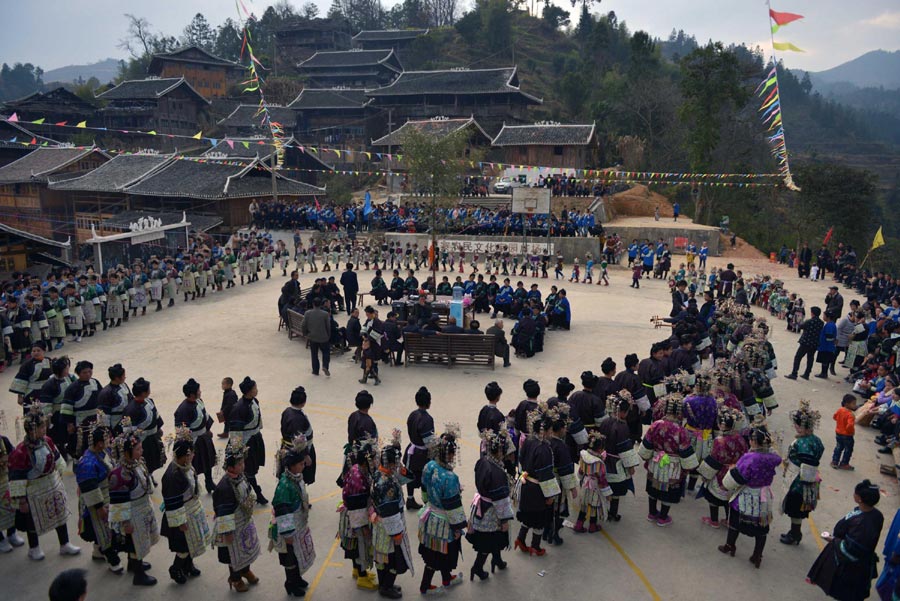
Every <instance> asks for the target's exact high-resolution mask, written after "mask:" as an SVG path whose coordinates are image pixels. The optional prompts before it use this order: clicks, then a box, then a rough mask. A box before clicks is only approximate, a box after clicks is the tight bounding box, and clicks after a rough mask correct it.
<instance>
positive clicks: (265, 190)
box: [228, 171, 325, 198]
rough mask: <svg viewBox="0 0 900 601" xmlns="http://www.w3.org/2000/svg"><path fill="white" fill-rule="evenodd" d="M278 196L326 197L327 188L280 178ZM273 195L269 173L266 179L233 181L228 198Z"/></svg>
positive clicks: (254, 178) (255, 178) (246, 178)
mask: <svg viewBox="0 0 900 601" xmlns="http://www.w3.org/2000/svg"><path fill="white" fill-rule="evenodd" d="M277 179H278V184H277V187H278V196H324V195H325V188H317V187H316V186H311V185H309V184H305V183H303V182H299V181H297V180H294V179H288V178H286V177H282V176H280V175H279V176H278V177H277ZM270 194H272V176H271V172H270V171H267V172H266V174H265V176H264V177H260V176H258V175H257V176H255V177H250V176H247V177H242V178H240V179H232V180H231V185H229V186H228V196H230V197H234V198H242V197H243V198H246V197H249V196H266V195H270Z"/></svg>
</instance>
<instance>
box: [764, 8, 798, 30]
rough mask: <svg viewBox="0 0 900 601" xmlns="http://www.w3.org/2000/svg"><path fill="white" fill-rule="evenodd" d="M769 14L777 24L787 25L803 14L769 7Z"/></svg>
mask: <svg viewBox="0 0 900 601" xmlns="http://www.w3.org/2000/svg"><path fill="white" fill-rule="evenodd" d="M769 16H770V17H772V20H773V21H775V23H776V25H779V26H783V25H787V24H788V23H793V22H794V21H798V20H800V19H802V18H803V15H798V14H797V13H780V12H778V11H775V10H772V9H771V8H770V9H769Z"/></svg>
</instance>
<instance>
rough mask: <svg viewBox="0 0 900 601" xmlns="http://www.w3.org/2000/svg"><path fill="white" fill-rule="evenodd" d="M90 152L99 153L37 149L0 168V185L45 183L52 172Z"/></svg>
mask: <svg viewBox="0 0 900 601" xmlns="http://www.w3.org/2000/svg"><path fill="white" fill-rule="evenodd" d="M92 152H100V151H99V150H97V149H95V148H49V147H47V148H44V147H42V148H38V149H37V150H35V151H34V152H30V153H28V154H26V155H25V156H23V157H22V158H21V159H18V160H16V161H13V162H12V163H10V164H9V165H6V166H5V167H2V168H0V184H18V183H28V182H46V181H47V177H48V176H49V175H51V174H52V173H53V172H54V171H57V170H59V169H62V168H64V167H66V166H68V165H70V164H71V163H74V162H75V161H78V160H79V159H81V158H82V157H86V156H87V155H89V154H91V153H92ZM104 156H105V155H104Z"/></svg>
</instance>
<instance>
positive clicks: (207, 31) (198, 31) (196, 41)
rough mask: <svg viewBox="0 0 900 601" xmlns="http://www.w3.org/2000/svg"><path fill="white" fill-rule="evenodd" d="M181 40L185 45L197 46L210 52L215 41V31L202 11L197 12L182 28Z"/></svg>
mask: <svg viewBox="0 0 900 601" xmlns="http://www.w3.org/2000/svg"><path fill="white" fill-rule="evenodd" d="M181 41H182V43H183V44H184V45H185V46H198V47H200V48H202V49H204V50H206V51H207V52H212V51H213V49H214V47H215V43H216V33H215V32H214V31H213V28H212V27H211V26H210V24H209V21H207V20H206V17H204V16H203V14H202V13H197V14H196V15H194V18H193V19H191V22H190V23H188V26H187V27H185V28H184V33H183V35H182V37H181Z"/></svg>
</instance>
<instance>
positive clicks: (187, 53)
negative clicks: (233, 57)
mask: <svg viewBox="0 0 900 601" xmlns="http://www.w3.org/2000/svg"><path fill="white" fill-rule="evenodd" d="M246 71H247V70H246V69H245V68H244V67H243V66H241V65H239V64H237V63H234V62H232V61H228V60H225V59H224V58H219V57H218V56H214V55H212V54H210V53H209V52H207V51H206V50H204V49H203V48H200V47H198V46H187V47H185V48H179V49H178V50H174V51H172V52H161V53H159V54H154V55H153V58H152V59H151V60H150V66H149V67H148V68H147V73H148V74H150V75H155V76H157V77H160V78H181V77H183V78H184V79H185V81H187V82H188V83H189V84H190V85H191V87H192V88H194V90H196V91H197V92H198V93H200V94H201V95H202V96H203V97H204V98H206V99H207V100H212V99H213V98H220V97H223V96H228V87H229V86H230V85H231V84H234V83H237V82H239V81H240V80H241V78H242V76H244V75H245V74H246Z"/></svg>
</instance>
